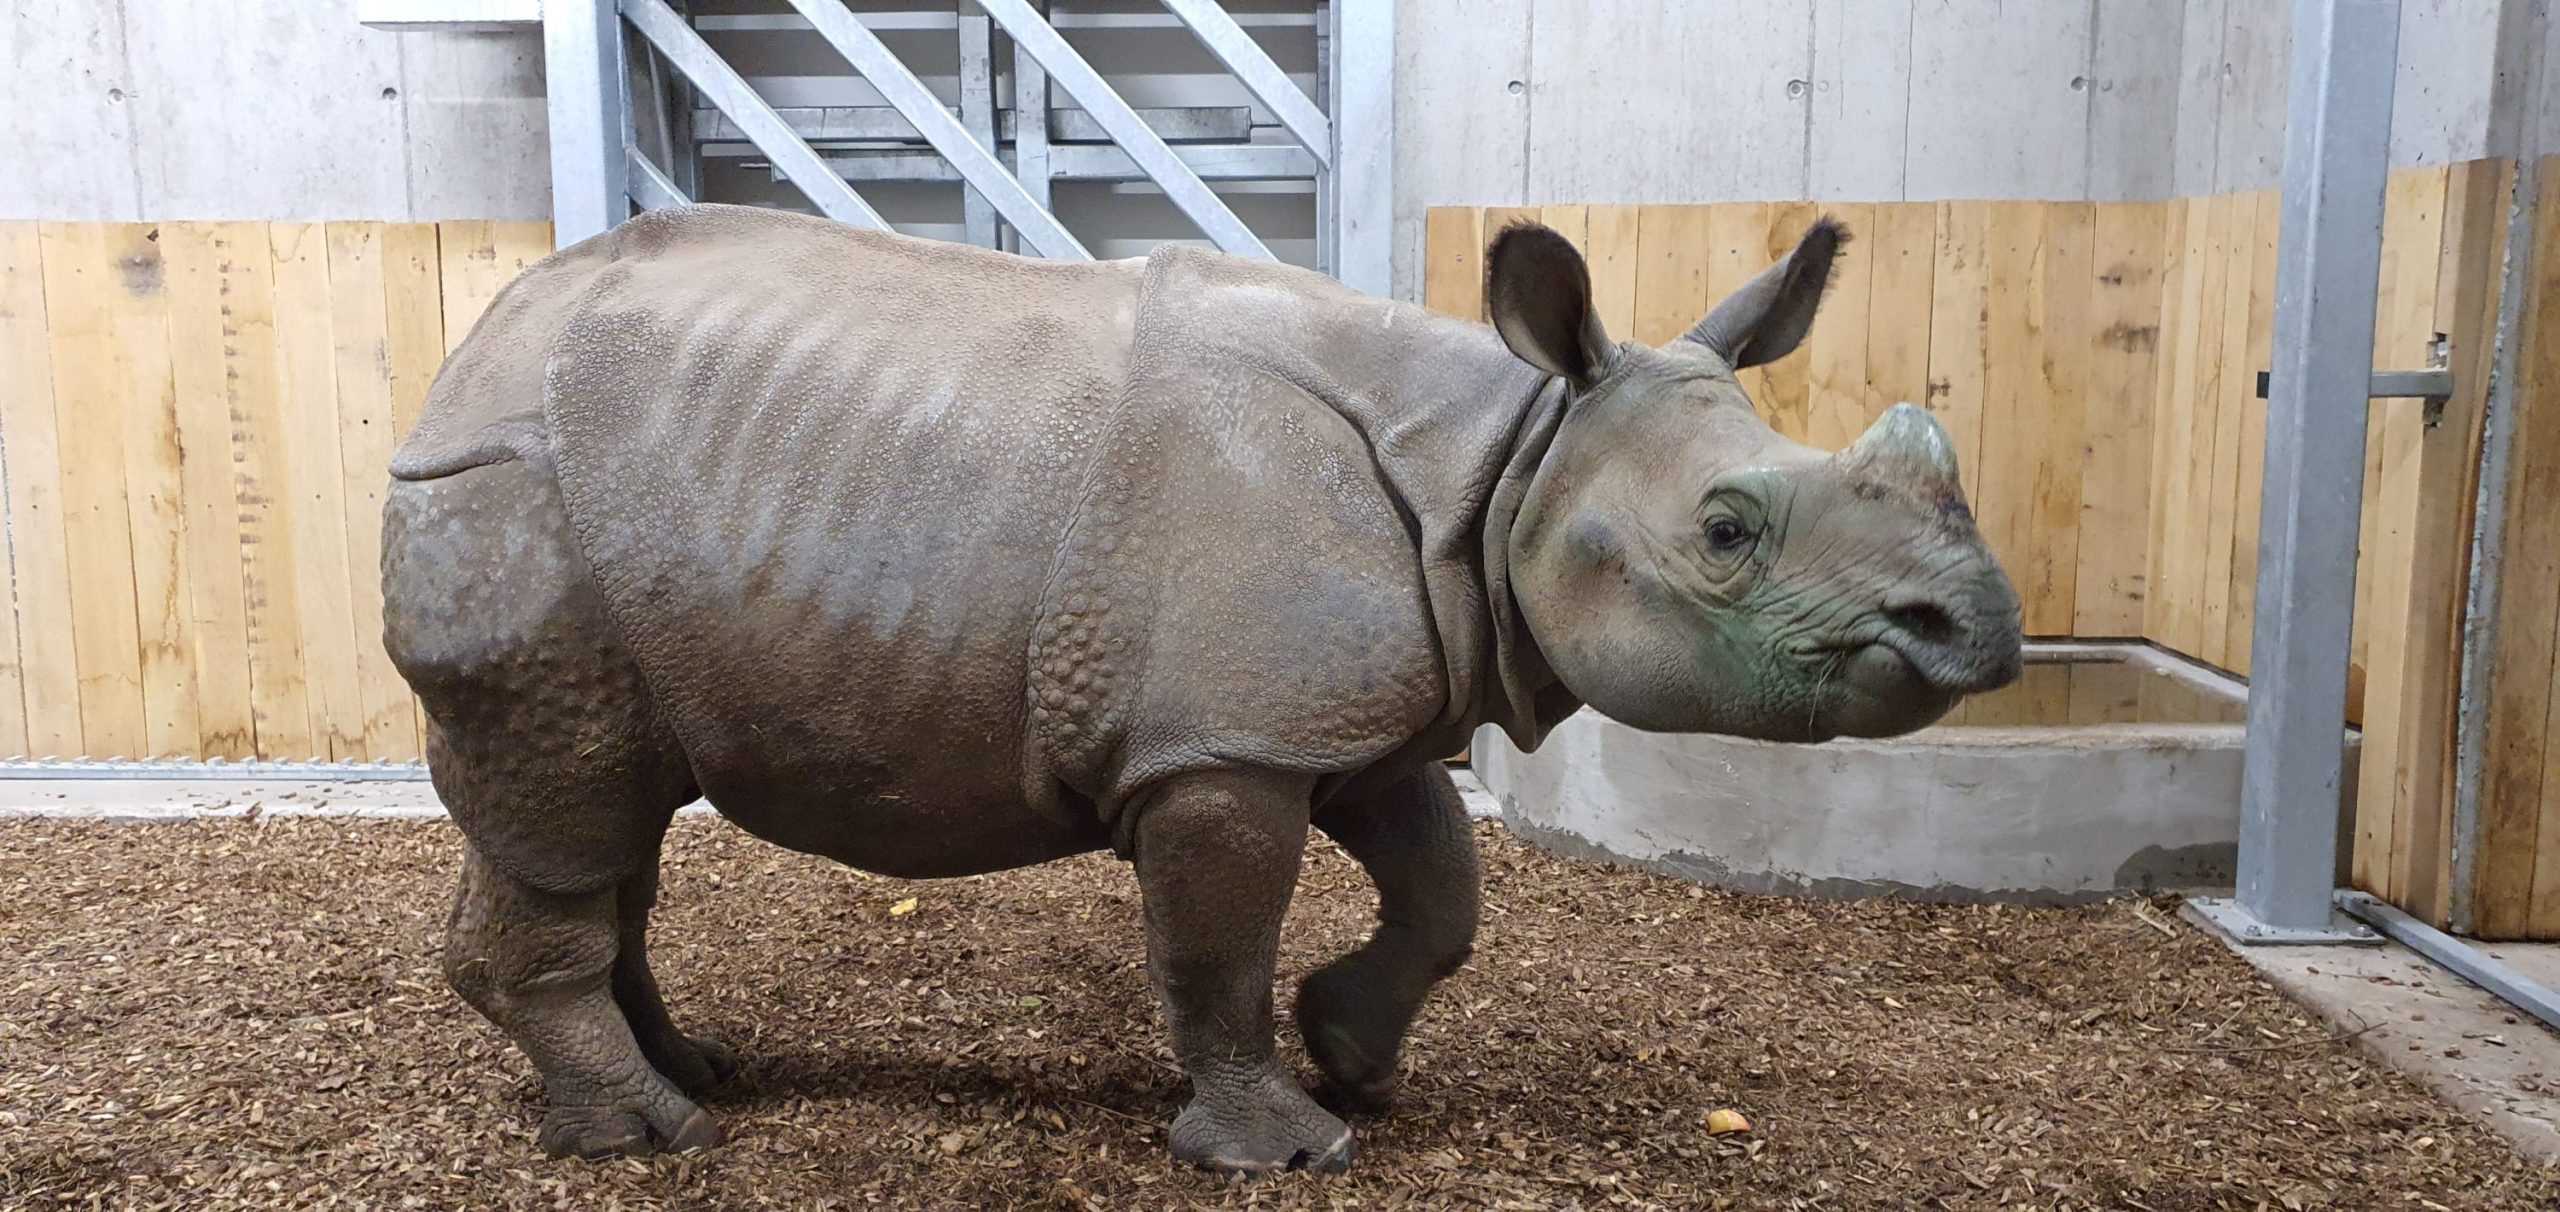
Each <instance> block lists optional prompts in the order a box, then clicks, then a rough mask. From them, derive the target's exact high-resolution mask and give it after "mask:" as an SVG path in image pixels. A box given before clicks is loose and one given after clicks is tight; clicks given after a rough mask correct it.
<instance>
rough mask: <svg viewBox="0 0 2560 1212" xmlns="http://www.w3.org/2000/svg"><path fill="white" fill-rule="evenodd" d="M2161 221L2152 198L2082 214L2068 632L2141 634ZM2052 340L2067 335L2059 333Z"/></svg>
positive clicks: (2164, 224) (2163, 212)
mask: <svg viewBox="0 0 2560 1212" xmlns="http://www.w3.org/2000/svg"><path fill="white" fill-rule="evenodd" d="M2168 221H2169V204H2167V203H2159V202H2110V203H2103V204H2101V205H2099V206H2098V207H2096V209H2095V213H2094V214H2093V215H2092V217H2091V231H2092V235H2091V240H2092V245H2093V248H2092V254H2091V281H2090V283H2089V289H2090V292H2091V293H2090V300H2089V309H2090V310H2089V320H2088V327H2087V329H2086V331H2087V332H2088V334H2089V336H2088V338H2087V339H2086V341H2085V342H2084V343H2083V348H2084V349H2085V350H2086V354H2087V357H2088V359H2089V407H2088V423H2087V443H2088V444H2087V454H2086V457H2085V458H2084V459H2083V460H2082V462H2081V470H2080V550H2079V559H2078V567H2077V570H2076V571H2077V576H2078V584H2077V586H2076V587H2075V589H2074V590H2073V593H2072V624H2071V630H2072V633H2073V634H2074V635H2079V636H2084V637H2089V638H2113V637H2135V636H2139V635H2141V634H2142V610H2143V598H2144V594H2145V589H2146V586H2147V584H2148V571H2149V569H2148V556H2149V552H2148V551H2147V550H2146V540H2147V537H2148V535H2149V532H2150V515H2151V426H2152V410H2153V409H2154V408H2155V407H2156V406H2157V404H2158V400H2157V392H2158V390H2159V365H2160V359H2161V353H2162V350H2163V348H2164V346H2163V343H2162V341H2161V333H2160V324H2161V302H2162V299H2161V291H2162V288H2163V285H2164V282H2163V278H2164V276H2165V275H2164V269H2165V267H2166V264H2167V261H2168V248H2167V244H2166V241H2167V240H2168ZM2056 339H2057V340H2072V339H2074V336H2073V334H2071V333H2068V332H2064V333H2058V334H2056ZM2092 680H2095V679H2092Z"/></svg>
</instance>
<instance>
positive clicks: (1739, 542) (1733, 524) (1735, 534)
mask: <svg viewBox="0 0 2560 1212" xmlns="http://www.w3.org/2000/svg"><path fill="white" fill-rule="evenodd" d="M1750 545H1751V531H1750V528H1748V527H1746V526H1744V525H1743V524H1742V523H1740V522H1737V521H1734V520H1733V519H1732V518H1717V519H1715V520H1714V521H1712V522H1709V523H1707V546H1709V547H1713V548H1715V549H1716V550H1717V551H1720V552H1725V553H1727V554H1731V553H1733V552H1737V551H1740V550H1742V549H1743V548H1745V547H1749V546H1750Z"/></svg>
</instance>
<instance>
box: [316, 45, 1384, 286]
mask: <svg viewBox="0 0 2560 1212" xmlns="http://www.w3.org/2000/svg"><path fill="white" fill-rule="evenodd" d="M359 16H360V17H361V18H362V19H363V20H364V21H365V22H366V23H367V24H370V25H375V26H379V27H384V28H394V29H411V30H420V29H424V30H434V29H444V30H452V29H481V30H486V29H503V28H526V27H528V26H530V25H534V24H538V25H539V26H540V28H541V31H542V37H543V52H544V62H545V66H546V69H547V77H548V85H547V88H548V92H549V97H548V102H549V114H550V123H551V130H550V140H551V171H552V207H553V217H554V221H555V225H556V229H557V236H558V240H559V242H560V243H561V244H563V245H567V244H570V243H574V242H576V241H578V240H581V239H584V238H586V237H587V236H590V235H593V234H595V233H596V232H599V231H602V230H604V229H606V228H608V227H611V226H612V225H614V224H616V223H619V222H621V221H622V220H623V219H625V218H628V217H630V215H631V214H632V213H634V208H635V207H636V208H640V209H653V208H657V207H664V206H672V205H678V204H681V203H683V202H685V201H688V200H693V199H702V200H716V201H748V202H762V203H764V204H776V205H794V206H797V205H804V204H805V205H806V206H807V207H809V208H812V209H814V210H816V211H817V212H818V213H821V214H825V215H828V216H830V217H833V218H836V219H838V220H841V221H844V222H847V223H855V224H860V225H863V226H867V227H877V228H888V227H890V226H891V221H890V218H888V217H884V213H883V212H884V210H886V211H889V212H890V214H892V215H895V216H896V217H898V218H899V219H900V222H899V224H898V225H899V226H900V227H901V228H904V229H907V230H910V231H915V232H919V233H921V234H937V233H941V232H945V231H948V232H949V234H950V236H951V237H954V238H958V239H962V240H966V241H967V242H969V243H972V244H979V245H983V246H987V247H1003V248H1009V249H1013V250H1016V251H1019V252H1023V253H1027V254H1032V255H1037V256H1044V257H1051V258H1056V259H1062V260H1081V259H1088V258H1090V257H1093V256H1095V255H1097V249H1098V248H1101V246H1102V245H1103V244H1104V241H1103V240H1100V239H1097V238H1095V237H1093V236H1092V235H1091V234H1088V235H1087V236H1086V237H1084V238H1079V235H1078V234H1077V233H1076V232H1075V231H1072V230H1070V228H1069V224H1068V222H1067V220H1066V219H1062V218H1061V206H1060V203H1061V201H1062V199H1061V196H1060V195H1061V193H1062V191H1064V190H1073V189H1078V188H1083V189H1087V190H1089V191H1090V190H1101V191H1105V196H1103V197H1101V198H1099V199H1089V200H1088V202H1087V204H1086V206H1085V211H1086V212H1087V213H1088V215H1089V216H1102V217H1106V218H1111V217H1117V216H1118V215H1119V214H1120V213H1121V212H1125V211H1127V210H1129V209H1130V208H1131V206H1132V205H1153V206H1159V207H1160V206H1161V203H1159V202H1156V201H1155V199H1154V198H1152V197H1150V198H1148V199H1147V201H1146V202H1145V203H1143V204H1138V203H1137V200H1136V199H1135V198H1133V197H1131V195H1156V196H1160V198H1161V200H1162V202H1169V203H1170V204H1171V208H1172V211H1171V212H1170V213H1167V214H1165V215H1164V216H1163V217H1162V221H1160V222H1157V223H1155V225H1154V227H1153V228H1152V229H1151V230H1148V231H1146V232H1144V233H1142V234H1140V235H1138V236H1137V237H1135V238H1132V237H1131V236H1130V235H1129V234H1128V233H1125V232H1115V233H1112V238H1111V239H1110V241H1109V243H1111V244H1112V245H1115V246H1116V247H1115V248H1113V249H1109V250H1105V251H1103V252H1102V255H1125V254H1126V253H1129V252H1135V251H1139V250H1140V249H1139V248H1136V247H1129V246H1130V245H1132V244H1135V245H1138V246H1141V247H1142V246H1143V245H1144V244H1146V243H1149V242H1152V241H1153V240H1158V239H1192V240H1199V239H1205V240H1206V241H1207V242H1209V243H1212V244H1214V245H1215V246H1217V247H1219V248H1221V249H1224V250H1226V251H1228V252H1231V253H1236V254H1239V255H1243V256H1254V257H1264V258H1274V257H1283V258H1285V259H1292V260H1298V261H1302V262H1306V263H1311V264H1313V265H1314V266H1315V267H1317V268H1319V269H1322V270H1323V271H1325V272H1327V273H1330V274H1332V275H1333V276H1335V277H1336V278H1339V279H1340V280H1342V281H1343V282H1345V283H1347V284H1349V285H1351V286H1354V287H1357V288H1359V289H1362V290H1366V291H1370V292H1372V293H1376V294H1385V293H1387V291H1388V289H1389V283H1388V263H1389V243H1388V240H1389V226H1390V215H1391V201H1390V188H1391V178H1392V174H1391V163H1392V157H1391V154H1390V152H1391V142H1392V138H1393V129H1394V123H1393V114H1392V110H1391V106H1392V98H1393V88H1392V67H1393V61H1394V50H1393V32H1394V30H1393V27H1394V11H1393V0H1229V3H1228V4H1226V5H1223V6H1222V5H1221V4H1219V3H1216V2H1214V0H958V2H957V3H945V4H942V5H940V6H928V5H926V4H923V3H919V2H918V0H851V3H850V4H849V3H848V0H761V2H759V0H691V2H689V3H688V2H686V0H673V2H671V0H363V2H362V3H361V4H360V6H359ZM1177 37H1178V38H1181V39H1182V40H1183V41H1182V43H1180V44H1176V43H1174V42H1170V41H1167V39H1168V38H1177ZM1275 50H1276V51H1278V52H1279V54H1278V55H1277V56H1275V53H1274V52H1275ZM1186 56H1187V58H1186ZM1283 58H1286V59H1288V60H1290V61H1292V62H1294V63H1297V64H1298V65H1299V66H1300V70H1298V71H1297V72H1294V73H1293V72H1291V71H1289V70H1286V69H1284V68H1283V66H1282V59H1283ZM1105 59H1107V62H1106V63H1105V66H1111V67H1113V68H1114V74H1115V75H1117V76H1118V77H1120V79H1121V81H1122V84H1123V85H1135V86H1136V87H1138V88H1142V89H1146V90H1149V91H1152V92H1155V93H1157V94H1168V95H1164V96H1157V97H1149V98H1146V100H1148V101H1150V102H1153V101H1159V100H1181V101H1185V102H1190V103H1186V104H1152V103H1151V104H1133V103H1132V101H1131V100H1130V99H1129V98H1128V97H1127V96H1124V95H1123V87H1121V86H1115V83H1114V80H1113V79H1111V78H1107V77H1106V75H1105V73H1104V71H1103V70H1102V69H1101V68H1100V67H1097V60H1105ZM1176 60H1181V61H1182V62H1174V61H1176ZM1186 66H1188V67H1190V68H1194V69H1198V68H1205V69H1206V70H1205V71H1201V70H1190V71H1187V72H1184V68H1185V67H1186ZM847 68H849V69H850V71H851V75H850V76H847V75H845V74H844V71H845V69H847ZM1310 68H1311V69H1312V70H1308V69H1310ZM1168 72H1172V73H1181V74H1178V75H1168V74H1167V73H1168ZM1169 81H1170V83H1169ZM1302 81H1304V82H1307V83H1311V84H1312V86H1313V87H1312V90H1310V89H1309V88H1307V87H1303V86H1302ZM1170 94H1179V96H1172V95H1170ZM775 180H783V181H787V182H788V183H789V185H790V186H791V188H792V191H795V192H796V195H797V197H793V196H791V194H789V193H785V194H781V195H775V194H772V193H771V192H770V191H769V190H768V189H766V188H764V187H767V186H770V184H771V183H772V182H773V181H775ZM955 185H956V186H958V190H957V193H958V195H959V198H958V201H957V206H956V210H957V212H958V214H957V216H956V217H957V219H958V222H957V224H956V225H951V224H949V223H948V220H947V219H945V218H943V217H942V216H940V215H939V214H937V213H935V212H936V211H937V208H939V209H940V210H944V211H947V210H950V209H953V206H952V202H951V201H950V195H951V194H952V192H953V189H952V187H953V186H955ZM892 198H896V199H899V200H900V201H901V202H902V204H903V209H901V208H897V207H891V206H890V205H888V203H889V200H890V199H892ZM935 198H938V199H940V201H939V202H938V203H937V202H934V201H932V200H931V199H935ZM919 199H922V200H919ZM1240 209H1241V210H1242V211H1244V212H1245V213H1246V214H1250V215H1252V216H1253V217H1254V218H1255V220H1256V221H1255V222H1248V221H1247V219H1246V218H1244V217H1240V214H1239V211H1240ZM1310 209H1311V210H1312V215H1311V216H1309V215H1308V214H1307V211H1309V210H1310ZM1177 215H1178V218H1177V217H1176V216H1177ZM1071 217H1072V216H1071ZM1088 222H1089V224H1090V225H1092V226H1108V225H1109V224H1104V223H1101V222H1098V221H1094V220H1091V219H1089V220H1088ZM955 227H956V230H954V228H955ZM1284 229H1285V230H1284ZM1310 230H1311V233H1312V237H1313V238H1312V240H1311V241H1310V240H1308V239H1306V238H1305V237H1306V235H1307V234H1308V232H1309V231H1310ZM1275 246H1279V247H1282V248H1284V249H1285V250H1286V251H1285V252H1275Z"/></svg>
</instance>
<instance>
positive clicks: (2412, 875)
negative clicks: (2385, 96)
mask: <svg viewBox="0 0 2560 1212" xmlns="http://www.w3.org/2000/svg"><path fill="white" fill-rule="evenodd" d="M2445 181H2446V178H2445V175H2444V172H2443V170H2441V169H2417V170H2409V171H2404V172H2399V173H2394V174H2392V177H2391V181H2390V184H2389V186H2388V188H2387V192H2386V194H2385V210H2384V218H2383V228H2382V279H2381V291H2380V301H2379V310H2378V311H2377V313H2376V315H2375V319H2374V329H2375V331H2374V353H2373V356H2374V361H2375V363H2376V365H2377V366H2379V365H2383V364H2391V365H2398V364H2401V363H2402V362H2403V361H2404V360H2406V359H2418V360H2419V364H2421V365H2423V360H2424V358H2425V356H2426V343H2427V341H2428V340H2429V339H2430V338H2431V337H2432V336H2433V335H2434V333H2435V331H2436V330H2435V301H2436V270H2437V255H2438V252H2439V250H2440V248H2441V246H2442V241H2443V236H2444V196H2445V195H2444V190H2445ZM2409 403H2411V402H2410V401H2379V402H2377V403H2376V404H2375V405H2374V408H2375V409H2376V410H2377V411H2378V412H2379V413H2380V415H2381V417H2382V426H2381V440H2382V441H2381V458H2380V460H2379V463H2380V470H2381V474H2380V477H2379V478H2378V479H2377V480H2376V481H2375V484H2374V488H2373V489H2372V491H2373V492H2374V493H2375V513H2374V519H2375V533H2374V534H2373V536H2372V542H2371V543H2370V545H2369V546H2368V548H2367V552H2368V555H2367V558H2368V559H2370V560H2371V561H2372V565H2373V577H2372V580H2371V583H2370V589H2371V594H2372V596H2371V599H2370V600H2369V601H2368V602H2367V603H2365V605H2366V606H2367V608H2368V610H2369V613H2370V617H2369V618H2368V619H2367V624H2366V625H2367V629H2368V639H2369V644H2368V648H2367V657H2366V671H2365V702H2364V732H2365V742H2364V756H2363V759H2362V763H2361V767H2360V770H2359V776H2358V789H2357V797H2356V798H2357V803H2358V805H2359V807H2358V811H2357V843H2358V849H2359V851H2360V853H2359V855H2358V859H2359V866H2358V868H2357V871H2358V873H2359V874H2360V875H2361V874H2366V873H2369V874H2370V875H2371V876H2372V878H2373V879H2374V880H2375V881H2376V882H2375V883H2374V884H2372V885H2368V887H2371V888H2374V889H2375V894H2376V895H2378V896H2382V897H2384V898H2385V899H2388V900H2390V901H2392V902H2393V903H2395V904H2410V903H2413V902H2415V903H2423V902H2424V901H2426V900H2428V899H2431V896H2430V895H2428V889H2422V888H2420V887H2418V884H2417V881H2418V880H2420V879H2421V878H2422V873H2423V872H2424V870H2425V869H2426V868H2427V867H2428V866H2429V864H2428V863H2427V862H2426V859H2425V855H2426V854H2427V853H2428V852H2430V851H2432V850H2433V849H2434V845H2433V841H2432V837H2431V836H2429V837H2421V836H2420V824H2419V821H2418V819H2417V817H2416V815H2415V814H2413V813H2412V812H2410V811H2409V808H2410V803H2409V801H2408V800H2407V798H2406V797H2404V796H2403V795H2402V794H2401V792H2400V789H2399V785H2400V783H2401V781H2402V775H2401V773H2400V770H2401V765H2402V763H2403V761H2404V760H2405V759H2406V757H2407V756H2408V750H2407V748H2406V744H2407V737H2406V734H2405V733H2404V731H2403V728H2404V724H2405V723H2406V720H2405V718H2404V717H2405V716H2406V714H2407V708H2408V707H2409V706H2410V705H2411V702H2412V700H2411V697H2410V695H2409V691H2410V690H2411V688H2412V684H2413V683H2412V674H2413V672H2414V670H2413V668H2412V666H2411V661H2410V651H2409V644H2408V641H2409V624H2410V602H2411V591H2412V589H2413V585H2412V582H2411V575H2412V573H2413V571H2414V570H2415V568H2416V565H2417V561H2418V549H2419V536H2418V534H2417V530H2416V526H2417V521H2418V513H2417V505H2418V494H2419V493H2420V491H2421V489H2422V481H2421V475H2420V470H2421V467H2420V465H2421V459H2420V446H2421V442H2422V438H2423V436H2424V432H2425V422H2424V420H2423V419H2422V417H2421V415H2420V413H2419V411H2418V410H2417V409H2414V408H2409V407H2403V405H2406V404H2409ZM2435 882H2436V881H2434V880H2432V879H2429V880H2428V883H2429V884H2430V885H2433V884H2434V883H2435Z"/></svg>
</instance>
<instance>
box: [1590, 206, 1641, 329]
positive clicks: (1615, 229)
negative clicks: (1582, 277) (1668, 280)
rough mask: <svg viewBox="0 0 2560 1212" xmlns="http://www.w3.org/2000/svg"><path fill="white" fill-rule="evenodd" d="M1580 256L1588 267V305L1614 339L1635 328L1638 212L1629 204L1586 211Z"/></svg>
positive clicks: (1596, 207) (1599, 207) (1592, 208)
mask: <svg viewBox="0 0 2560 1212" xmlns="http://www.w3.org/2000/svg"><path fill="white" fill-rule="evenodd" d="M1584 218H1585V226H1584V229H1583V233H1584V234H1583V238H1582V256H1583V259H1584V261H1586V262H1587V263H1588V264H1589V265H1590V267H1591V305H1592V306H1593V307H1594V308H1596V309H1598V311H1599V313H1600V323H1601V324H1602V325H1603V326H1605V327H1606V328H1607V329H1608V330H1609V336H1610V337H1612V338H1613V339H1616V340H1620V341H1624V340H1627V339H1629V338H1630V337H1631V336H1633V335H1634V333H1635V331H1636V261H1637V257H1638V255H1639V254H1638V252H1637V248H1636V243H1637V239H1638V236H1639V230H1638V223H1639V222H1640V212H1639V211H1638V210H1637V208H1635V207H1632V206H1594V207H1591V208H1590V210H1589V211H1588V212H1587V213H1586V214H1585V216H1584Z"/></svg>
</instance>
